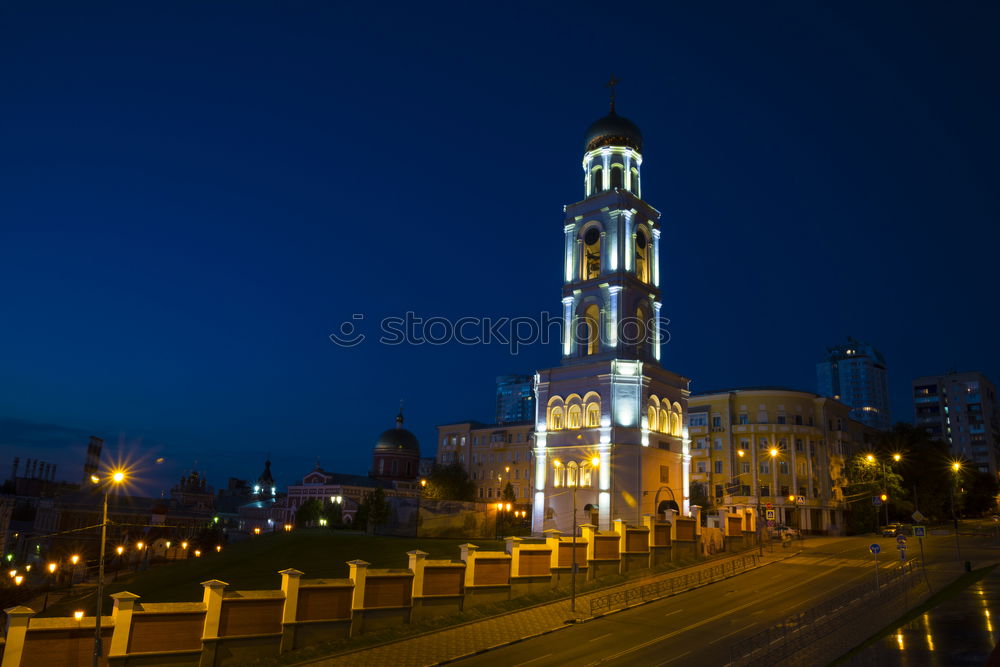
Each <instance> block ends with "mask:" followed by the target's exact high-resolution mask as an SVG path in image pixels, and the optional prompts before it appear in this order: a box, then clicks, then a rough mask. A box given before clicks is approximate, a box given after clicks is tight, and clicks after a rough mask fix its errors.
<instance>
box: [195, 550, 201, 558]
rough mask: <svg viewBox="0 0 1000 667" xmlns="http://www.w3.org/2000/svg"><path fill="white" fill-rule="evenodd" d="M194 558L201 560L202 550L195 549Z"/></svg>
mask: <svg viewBox="0 0 1000 667" xmlns="http://www.w3.org/2000/svg"><path fill="white" fill-rule="evenodd" d="M194 557H195V558H201V549H195V550H194Z"/></svg>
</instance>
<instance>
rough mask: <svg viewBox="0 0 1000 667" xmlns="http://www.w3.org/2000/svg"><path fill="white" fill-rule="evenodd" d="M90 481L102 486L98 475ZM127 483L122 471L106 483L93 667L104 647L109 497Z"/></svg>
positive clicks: (99, 559) (116, 472) (91, 477)
mask: <svg viewBox="0 0 1000 667" xmlns="http://www.w3.org/2000/svg"><path fill="white" fill-rule="evenodd" d="M90 481H91V482H93V483H94V484H100V483H101V480H100V478H99V477H98V476H97V475H91V476H90ZM124 481H125V473H124V471H121V470H115V471H112V473H111V475H110V476H109V477H108V479H107V480H105V481H104V510H103V512H102V515H101V552H100V556H99V557H98V559H97V608H96V611H95V612H94V656H93V657H94V659H93V662H92V664H93V667H97V664H98V662H100V659H101V655H102V654H103V653H104V647H103V646H102V645H101V602H102V599H101V598H103V597H104V549H105V544H106V542H107V534H108V496H109V495H110V494H111V489H112V487H114V486H117V485H119V484H121V483H122V482H124Z"/></svg>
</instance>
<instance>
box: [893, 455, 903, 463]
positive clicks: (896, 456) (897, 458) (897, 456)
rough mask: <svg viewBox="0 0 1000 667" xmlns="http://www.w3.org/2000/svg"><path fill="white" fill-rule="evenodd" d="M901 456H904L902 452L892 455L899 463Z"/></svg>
mask: <svg viewBox="0 0 1000 667" xmlns="http://www.w3.org/2000/svg"><path fill="white" fill-rule="evenodd" d="M901 458H903V457H902V455H900V454H893V455H892V460H893V461H896V462H897V463H898V462H899V460H900V459H901Z"/></svg>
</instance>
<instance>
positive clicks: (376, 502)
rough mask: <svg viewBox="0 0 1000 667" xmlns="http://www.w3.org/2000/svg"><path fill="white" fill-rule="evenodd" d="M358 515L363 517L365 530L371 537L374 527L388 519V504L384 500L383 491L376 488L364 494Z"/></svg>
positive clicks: (380, 488)
mask: <svg viewBox="0 0 1000 667" xmlns="http://www.w3.org/2000/svg"><path fill="white" fill-rule="evenodd" d="M358 514H359V515H363V519H364V522H365V529H366V530H367V532H368V534H369V535H373V534H374V533H375V527H376V526H380V525H382V524H383V523H385V520H386V519H388V518H389V503H388V502H386V499H385V490H384V489H383V488H382V487H378V488H376V489H375V490H374V491H369V492H368V493H366V494H365V497H364V500H362V501H361V507H360V509H359V511H358Z"/></svg>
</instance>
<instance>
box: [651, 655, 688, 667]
mask: <svg viewBox="0 0 1000 667" xmlns="http://www.w3.org/2000/svg"><path fill="white" fill-rule="evenodd" d="M686 655H691V651H684V652H683V653H681V654H680V655H675V656H674V657H672V658H670V660H667V661H666V662H661V663H660V664H659V665H658V666H657V667H663V665H669V664H670V663H672V662H673V661H674V660H680V659H681V658H683V657H684V656H686Z"/></svg>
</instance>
